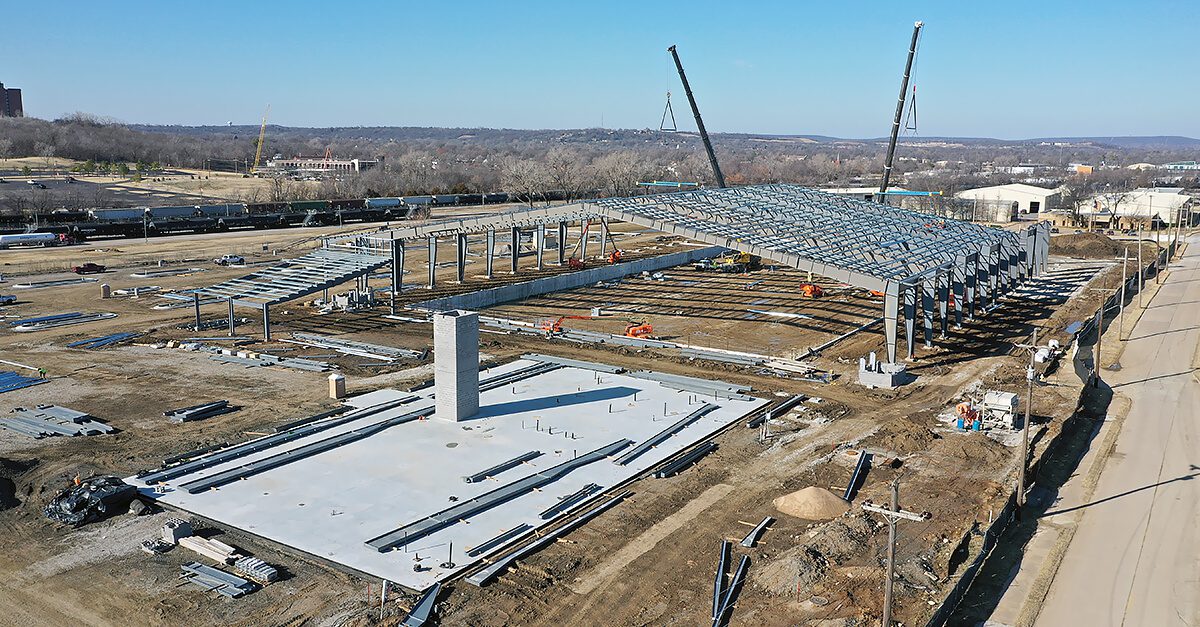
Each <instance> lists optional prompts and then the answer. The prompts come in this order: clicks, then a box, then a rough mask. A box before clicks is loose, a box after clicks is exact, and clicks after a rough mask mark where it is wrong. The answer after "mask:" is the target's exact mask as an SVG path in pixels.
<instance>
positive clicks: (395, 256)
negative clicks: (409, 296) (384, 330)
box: [391, 239, 404, 316]
mask: <svg viewBox="0 0 1200 627" xmlns="http://www.w3.org/2000/svg"><path fill="white" fill-rule="evenodd" d="M403 284H404V240H402V239H394V240H392V303H391V310H392V315H393V316H394V315H396V299H397V298H399V297H400V289H401V286H402V285H403Z"/></svg>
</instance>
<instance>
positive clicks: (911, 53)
mask: <svg viewBox="0 0 1200 627" xmlns="http://www.w3.org/2000/svg"><path fill="white" fill-rule="evenodd" d="M924 25H925V22H917V23H915V24H913V34H912V42H911V43H910V44H909V45H908V60H907V61H905V62H904V78H903V79H902V80H901V81H900V97H899V99H898V101H897V102H896V117H895V118H893V119H892V136H891V139H889V140H888V150H887V157H886V158H885V159H884V161H883V183H882V184H880V185H879V199H878V202H883V201H884V200H886V199H887V197H886V196H885V194H886V193H887V188H888V183H889V182H891V180H892V159H893V158H895V156H896V139H897V138H898V137H899V136H900V122H901V120H902V118H903V117H904V98H905V96H907V95H908V79H909V77H910V76H912V64H913V57H916V56H917V39H918V38H919V37H920V35H921V27H922V26H924Z"/></svg>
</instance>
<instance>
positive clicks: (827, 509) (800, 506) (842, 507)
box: [771, 486, 850, 520]
mask: <svg viewBox="0 0 1200 627" xmlns="http://www.w3.org/2000/svg"><path fill="white" fill-rule="evenodd" d="M771 504H772V505H774V506H775V509H777V510H779V511H781V512H783V513H784V514H787V515H788V516H795V517H796V518H803V519H804V520H831V519H834V518H837V517H838V516H841V515H842V514H845V513H846V511H847V510H849V509H850V504H849V503H847V502H846V501H844V500H842V498H841V497H839V496H837V495H836V494H834V493H833V492H830V491H829V490H826V489H825V488H818V487H816V486H810V487H807V488H804V489H803V490H797V491H795V492H792V493H791V494H785V495H783V496H781V497H779V498H777V499H775V500H774V501H772V502H771Z"/></svg>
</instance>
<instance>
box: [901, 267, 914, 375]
mask: <svg viewBox="0 0 1200 627" xmlns="http://www.w3.org/2000/svg"><path fill="white" fill-rule="evenodd" d="M900 288H901V290H903V293H902V294H901V295H900V296H901V298H902V299H903V300H904V344H905V346H906V347H907V348H906V349H905V350H907V351H908V352H907V359H909V360H912V359H913V357H914V356H915V355H916V352H915V349H916V347H915V346H913V345H914V344H915V343H916V342H915V338H916V330H917V329H916V323H917V286H916V285H913V284H911V283H905V284H902V285H901V286H900Z"/></svg>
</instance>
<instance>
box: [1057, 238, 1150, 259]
mask: <svg viewBox="0 0 1200 627" xmlns="http://www.w3.org/2000/svg"><path fill="white" fill-rule="evenodd" d="M1124 250H1125V246H1124V245H1122V244H1120V243H1118V242H1116V241H1114V240H1112V239H1111V238H1109V237H1108V236H1106V235H1102V234H1100V233H1075V234H1073V235H1056V236H1054V237H1052V238H1050V254H1051V255H1064V256H1066V257H1084V258H1087V259H1112V258H1113V257H1118V256H1120V255H1121V252H1122V251H1124ZM1134 253H1135V254H1136V253H1137V249H1136V248H1135V249H1134Z"/></svg>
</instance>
